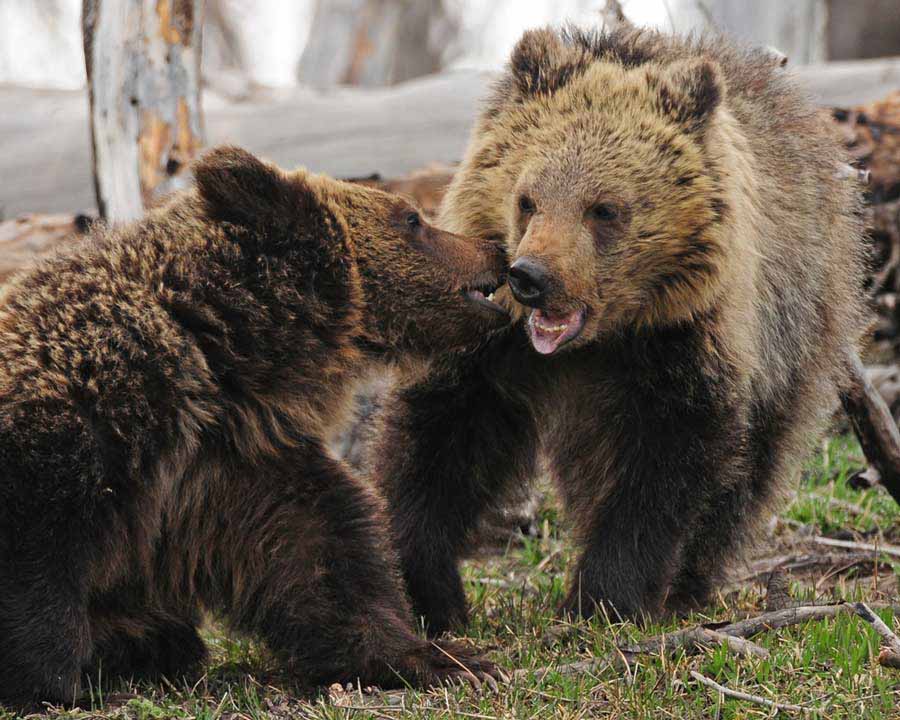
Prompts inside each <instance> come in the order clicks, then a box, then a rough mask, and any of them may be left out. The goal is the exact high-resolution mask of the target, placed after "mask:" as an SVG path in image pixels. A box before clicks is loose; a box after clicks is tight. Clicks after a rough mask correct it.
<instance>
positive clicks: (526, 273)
mask: <svg viewBox="0 0 900 720" xmlns="http://www.w3.org/2000/svg"><path fill="white" fill-rule="evenodd" d="M507 282H509V289H510V290H512V294H513V296H514V297H515V298H516V300H518V301H519V302H520V303H522V304H523V305H530V306H531V307H536V306H537V305H538V304H539V303H540V302H541V300H543V299H544V295H546V293H547V286H548V285H549V276H548V273H547V269H546V268H545V267H544V266H543V265H542V264H541V263H539V262H538V261H537V260H535V259H534V258H530V257H528V256H527V255H526V256H525V257H520V258H519V259H518V260H516V261H515V262H514V263H513V264H512V265H511V266H510V268H509V280H508V281H507Z"/></svg>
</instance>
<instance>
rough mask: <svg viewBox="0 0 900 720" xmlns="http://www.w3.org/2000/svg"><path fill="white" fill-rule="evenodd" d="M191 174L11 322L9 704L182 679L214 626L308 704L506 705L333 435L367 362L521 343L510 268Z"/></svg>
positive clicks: (255, 184) (315, 183) (336, 196)
mask: <svg viewBox="0 0 900 720" xmlns="http://www.w3.org/2000/svg"><path fill="white" fill-rule="evenodd" d="M194 174H195V187H194V188H193V189H192V190H190V191H187V192H186V193H184V194H183V195H181V196H177V197H176V198H174V199H173V200H172V201H171V202H170V203H169V204H168V205H166V206H165V207H164V208H161V209H158V210H154V211H152V212H150V213H149V214H148V215H147V217H146V218H145V219H143V220H141V221H140V222H137V223H136V224H132V225H129V226H126V227H123V228H121V229H111V230H110V229H97V230H96V231H95V232H93V233H92V237H91V238H90V239H89V240H88V241H86V242H85V243H84V244H81V245H79V246H77V247H75V248H74V249H71V250H69V251H67V252H62V253H60V254H58V255H57V256H55V257H53V258H51V259H47V260H44V261H42V262H41V263H40V264H39V265H38V266H37V267H36V268H35V269H33V270H31V271H29V272H26V273H25V274H23V275H21V276H19V277H18V278H17V279H16V280H15V281H13V282H12V283H11V284H10V286H8V287H7V288H6V289H5V292H4V294H3V297H2V301H0V468H2V470H0V472H2V475H3V481H2V483H0V698H2V699H3V700H5V701H9V702H19V701H22V702H26V703H27V702H31V701H32V700H33V699H41V700H52V701H72V700H73V698H75V697H77V696H78V694H79V689H80V687H82V683H83V682H84V678H85V676H86V674H90V673H102V675H103V677H109V676H111V675H112V676H115V675H124V676H129V677H154V676H158V675H166V676H169V677H174V676H178V675H179V674H181V673H184V672H186V671H188V670H190V669H191V668H192V667H193V666H195V665H197V663H199V662H200V661H201V660H202V659H203V658H204V654H205V648H204V643H203V642H202V640H201V638H200V635H199V634H198V632H197V626H198V622H199V620H200V613H201V609H206V610H209V611H212V612H214V613H218V614H220V615H221V616H222V617H224V618H225V619H226V620H227V621H228V622H229V623H230V624H231V625H232V626H233V627H234V628H235V629H236V630H238V631H243V632H246V633H252V634H254V635H255V636H257V637H259V638H261V639H262V640H264V641H265V642H266V643H267V645H268V647H269V648H270V649H271V650H272V651H273V652H274V653H276V654H277V655H278V656H280V658H282V659H283V661H284V663H285V664H286V666H287V667H289V668H290V669H291V670H292V671H294V672H296V674H297V677H298V679H299V680H301V681H303V682H304V683H310V684H313V683H323V682H330V681H345V680H347V681H350V680H356V679H359V681H361V682H363V683H376V684H380V685H392V684H397V683H399V682H407V681H408V682H413V683H418V684H425V685H427V684H435V683H441V682H443V681H452V682H455V681H458V680H468V681H470V682H473V683H474V684H478V683H479V682H480V681H481V680H485V679H486V680H488V681H489V682H491V683H492V684H493V682H494V677H495V676H496V675H497V674H498V672H499V671H497V670H496V668H495V667H494V666H493V665H492V664H491V663H489V662H487V661H486V660H483V659H481V658H480V657H479V656H477V655H475V654H473V653H472V652H471V651H469V650H467V649H466V648H465V647H463V646H460V645H459V644H456V643H452V642H447V643H442V644H439V645H438V644H433V643H430V642H428V641H427V640H425V639H424V638H420V637H419V636H418V635H417V634H416V632H415V624H414V620H413V614H412V611H411V607H410V604H409V601H408V599H407V598H406V596H405V593H404V589H403V585H402V580H401V577H400V574H399V572H398V568H397V562H396V558H395V556H394V555H393V551H392V548H391V544H390V542H389V539H388V535H387V531H388V523H387V520H386V519H385V517H384V509H383V501H382V500H381V499H380V498H379V497H378V496H377V493H375V492H374V491H373V490H372V489H370V488H369V487H368V486H366V485H364V484H362V483H361V482H359V481H357V480H356V479H354V478H353V477H352V476H350V475H349V474H348V472H347V471H346V470H345V467H344V466H343V465H342V464H341V463H340V462H339V461H337V460H335V459H334V458H333V457H332V456H330V455H329V454H328V452H327V451H326V449H325V445H324V441H323V437H324V436H325V434H326V432H327V431H328V428H329V426H331V425H332V424H333V423H335V422H336V421H338V420H339V418H340V415H341V412H342V407H343V405H345V404H346V402H345V397H346V395H347V390H348V388H349V387H350V383H351V381H352V379H353V378H354V376H355V375H356V374H358V373H359V371H360V369H361V368H363V367H364V366H366V365H367V364H370V363H372V362H375V361H379V360H383V359H394V358H396V359H402V358H404V357H407V356H411V357H413V358H428V357H430V356H431V355H433V354H435V353H438V352H441V351H442V350H443V349H444V348H453V347H462V346H466V345H470V344H477V343H478V342H479V341H480V339H481V336H482V335H484V334H485V333H488V332H490V331H492V330H495V329H497V328H499V327H502V326H503V325H505V324H506V323H507V322H508V316H507V314H506V312H505V311H504V310H503V309H502V308H500V307H499V306H497V305H495V304H493V303H491V302H489V301H488V300H486V299H485V297H484V295H485V294H490V292H491V291H492V289H493V288H494V287H495V286H496V284H497V282H498V281H499V278H498V275H499V274H500V273H501V272H502V271H503V270H504V268H505V266H504V264H503V262H504V259H503V257H502V255H501V254H499V253H497V252H496V250H495V249H494V248H491V247H490V246H489V245H486V244H483V243H482V244H479V243H478V242H463V241H462V240H461V239H460V238H459V237H456V236H453V235H451V234H449V233H445V232H441V231H439V230H437V229H435V228H433V227H431V226H429V225H428V224H427V223H425V222H424V221H423V219H422V217H421V215H420V214H419V213H418V212H417V210H416V209H415V208H413V207H412V206H411V205H410V204H409V203H408V202H407V201H406V200H404V199H402V198H400V197H398V196H394V195H390V194H387V193H384V192H381V191H379V190H375V189H372V188H365V187H362V186H356V185H350V184H347V183H341V182H338V181H334V180H331V179H329V178H325V177H320V176H315V175H312V174H308V173H306V172H305V171H297V172H293V173H284V172H282V171H280V170H279V169H277V168H276V167H274V166H271V165H268V164H265V163H263V162H262V161H260V160H257V159H256V158H254V157H253V156H251V155H249V154H248V153H246V152H244V151H241V150H239V149H236V148H222V149H218V150H215V151H212V152H211V153H209V154H207V155H206V156H205V157H204V158H203V159H202V160H201V161H199V163H198V164H197V165H196V167H195V171H194ZM94 680H96V674H95V675H94Z"/></svg>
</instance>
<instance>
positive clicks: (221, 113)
mask: <svg viewBox="0 0 900 720" xmlns="http://www.w3.org/2000/svg"><path fill="white" fill-rule="evenodd" d="M89 4H91V3H89ZM93 4H94V5H97V6H98V7H101V8H102V9H103V11H104V12H110V11H109V8H110V7H111V6H116V7H120V8H124V9H127V8H129V7H130V6H135V7H140V6H144V7H145V8H155V9H156V10H157V11H159V12H162V10H163V9H165V8H167V7H170V6H171V8H172V11H173V12H177V10H178V6H179V5H186V6H195V7H199V8H201V9H200V13H201V14H202V20H201V24H202V28H201V30H202V31H201V32H200V33H198V34H197V36H198V37H199V45H200V51H199V52H198V53H197V55H198V56H199V62H198V65H199V76H200V78H201V80H200V81H199V82H200V84H201V85H202V88H203V91H202V92H203V95H202V102H200V103H199V104H200V105H201V106H202V113H203V116H202V124H201V120H198V121H197V122H196V123H195V127H194V129H195V134H196V136H197V138H198V139H199V140H200V141H202V143H203V144H205V145H210V144H215V143H219V142H226V141H227V142H236V143H238V144H241V145H244V146H246V147H248V148H249V149H251V150H253V151H255V152H257V153H260V154H262V155H265V156H267V157H269V158H271V159H272V160H274V161H276V162H278V163H280V164H282V165H284V166H288V167H291V166H296V165H301V164H302V165H306V166H308V167H310V168H311V169H314V170H317V171H323V172H328V173H331V174H334V175H338V176H351V177H358V176H368V175H370V174H372V173H379V174H382V175H386V176H394V175H400V174H404V173H408V172H410V171H412V170H414V169H416V168H419V167H422V166H425V165H428V164H430V163H435V162H437V163H452V162H454V161H456V160H458V159H459V158H460V156H461V153H462V151H463V148H464V146H465V141H466V137H467V133H468V130H469V127H470V125H471V123H472V120H473V118H474V116H475V114H476V112H477V103H478V98H479V97H480V96H482V94H483V93H484V91H485V87H486V85H487V84H488V83H489V82H490V78H491V73H493V72H496V71H497V70H498V69H499V68H500V67H501V66H502V64H503V62H504V61H505V58H506V57H507V55H508V53H509V50H510V49H511V47H512V45H513V44H514V43H515V41H516V39H517V38H518V37H519V36H520V35H521V33H522V31H523V30H525V29H526V28H529V27H535V26H541V25H545V24H548V23H549V24H560V23H562V22H565V21H572V22H576V23H579V24H582V25H596V24H600V23H602V22H603V21H604V12H607V3H605V2H604V1H603V0H495V1H489V0H255V1H252V0H206V2H205V3H203V2H181V0H144V1H143V2H141V0H103V2H97V3H93ZM620 5H621V10H622V12H623V13H624V15H625V16H626V17H627V18H628V19H629V20H630V21H632V22H634V23H636V24H639V25H649V26H653V27H657V28H661V29H663V30H675V31H677V32H688V31H691V30H704V29H710V28H712V29H716V30H720V31H724V32H729V33H732V34H734V35H736V36H738V37H739V38H741V39H744V40H747V41H750V42H753V43H758V44H762V45H768V46H771V47H773V48H776V49H777V50H778V51H780V52H782V53H784V54H785V55H786V56H787V57H788V58H789V61H790V65H789V67H790V68H791V69H792V70H793V71H795V72H798V73H799V74H801V75H802V77H803V79H804V81H805V82H806V83H807V85H808V86H809V88H810V91H811V92H812V93H813V94H814V95H815V96H816V97H817V99H818V100H819V101H820V102H821V103H822V104H824V105H830V106H851V105H856V104H859V103H864V102H869V101H872V100H875V99H878V98H880V97H883V96H884V95H885V94H886V93H887V92H888V91H889V90H890V89H892V88H894V87H900V60H898V59H897V58H896V57H894V59H892V60H882V59H879V58H891V56H898V55H900V2H898V0H758V1H757V2H753V3H748V2H745V1H744V0H623V2H621V3H620ZM124 9H123V10H121V12H125V11H126V10H124ZM81 15H82V0H0V177H3V178H4V179H5V182H4V183H3V184H2V186H0V212H2V213H4V215H5V216H6V217H11V216H15V215H17V214H20V213H26V212H44V213H46V212H76V211H81V212H85V213H88V214H90V213H92V212H95V208H96V201H95V197H94V195H95V193H94V183H93V180H92V166H91V158H90V154H91V152H90V149H91V148H90V141H89V134H90V130H89V126H90V117H89V108H88V104H87V100H86V98H87V94H86V93H85V87H86V73H85V62H84V49H83V38H82V27H81ZM142 22H143V21H142ZM132 39H133V38H132ZM110 62H112V64H113V65H115V64H116V63H117V62H118V61H116V60H112V61H110ZM114 80H115V78H113V79H112V80H109V79H105V80H101V82H102V83H103V84H104V88H103V89H104V90H105V91H107V92H121V90H119V89H117V88H115V87H112V86H111V85H110V83H112V82H113V81H114ZM120 81H121V83H122V84H123V85H124V84H125V83H126V82H127V78H126V79H124V80H120ZM157 94H159V93H157Z"/></svg>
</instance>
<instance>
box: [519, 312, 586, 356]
mask: <svg viewBox="0 0 900 720" xmlns="http://www.w3.org/2000/svg"><path fill="white" fill-rule="evenodd" d="M582 329H584V308H578V309H577V310H573V311H572V312H570V313H568V314H566V315H551V314H549V313H546V312H544V311H543V310H540V309H535V310H532V312H531V315H529V317H528V337H529V338H531V345H532V347H534V349H535V350H537V351H538V352H539V353H540V354H541V355H551V354H553V353H554V352H556V351H557V350H558V349H559V348H560V347H562V346H563V345H564V344H566V343H567V342H569V341H571V340H574V339H575V338H576V337H578V335H579V334H580V333H581V331H582Z"/></svg>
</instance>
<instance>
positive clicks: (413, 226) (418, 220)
mask: <svg viewBox="0 0 900 720" xmlns="http://www.w3.org/2000/svg"><path fill="white" fill-rule="evenodd" d="M406 227H408V228H409V229H410V230H418V229H419V228H420V227H422V217H421V216H420V215H419V213H417V212H411V213H409V214H408V215H407V216H406Z"/></svg>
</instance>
